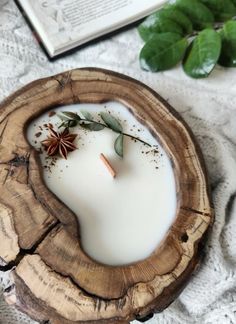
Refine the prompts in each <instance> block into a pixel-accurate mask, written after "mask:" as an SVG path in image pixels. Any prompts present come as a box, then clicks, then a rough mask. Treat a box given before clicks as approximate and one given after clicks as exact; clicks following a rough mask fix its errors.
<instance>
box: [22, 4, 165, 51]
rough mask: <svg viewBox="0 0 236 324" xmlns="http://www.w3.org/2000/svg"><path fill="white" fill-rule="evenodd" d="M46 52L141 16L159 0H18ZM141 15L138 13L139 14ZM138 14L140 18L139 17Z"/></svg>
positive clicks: (88, 37) (98, 33) (84, 39)
mask: <svg viewBox="0 0 236 324" xmlns="http://www.w3.org/2000/svg"><path fill="white" fill-rule="evenodd" d="M19 2H20V4H21V6H22V7H23V9H24V10H25V12H26V14H27V15H28V17H29V19H30V20H31V22H32V23H33V25H34V26H35V28H36V30H37V31H38V33H39V35H40V37H41V38H42V39H43V41H44V43H46V45H47V44H48V47H49V50H50V52H55V51H57V50H59V49H60V48H66V47H68V46H71V45H72V44H74V43H75V42H78V41H79V43H83V42H85V41H88V40H89V39H91V38H95V37H96V36H98V35H101V34H104V33H106V32H109V31H111V30H114V29H115V28H117V27H119V26H120V27H121V26H123V25H124V22H126V21H127V23H128V22H129V20H130V19H131V20H133V19H138V18H141V16H142V17H143V16H145V14H148V13H150V11H151V10H154V9H156V8H157V7H158V6H160V5H161V4H163V2H164V1H163V0H142V1H138V0H96V1H94V0H37V1H35V0H19ZM140 15H141V16H140ZM139 16H140V17H139Z"/></svg>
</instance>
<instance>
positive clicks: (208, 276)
mask: <svg viewBox="0 0 236 324" xmlns="http://www.w3.org/2000/svg"><path fill="white" fill-rule="evenodd" d="M141 46H142V41H141V39H140V38H139V36H138V34H137V31H136V29H129V30H127V31H123V32H121V33H118V34H117V35H115V36H113V37H109V38H105V40H103V41H97V42H94V43H92V44H90V45H88V46H86V47H83V48H82V49H80V50H78V51H77V52H75V53H74V54H71V55H68V56H67V57H65V58H61V59H59V60H57V61H55V62H53V63H52V62H49V61H48V60H47V58H46V56H45V54H44V53H43V52H42V50H41V49H40V47H39V46H38V44H37V42H36V40H35V39H34V37H33V35H32V33H31V31H30V30H29V28H28V26H27V25H26V23H25V21H24V19H23V18H22V15H21V14H20V12H19V11H18V9H17V7H16V5H15V4H14V2H13V1H12V0H0V99H1V100H2V99H4V98H5V97H6V96H8V95H9V94H10V93H12V92H13V91H15V90H17V89H19V88H20V87H22V86H23V85H25V84H26V83H29V82H31V81H32V80H35V79H38V78H41V77H45V76H49V75H53V74H56V73H59V72H62V71H66V70H68V69H72V68H77V67H85V66H96V67H103V68H107V69H112V70H115V71H118V72H121V73H125V74H127V75H129V76H131V77H134V78H136V79H138V80H140V81H142V82H144V83H146V84H147V85H149V86H150V87H151V88H153V89H154V90H156V91H157V92H158V93H159V94H160V95H161V96H163V97H164V98H165V99H167V100H168V101H169V102H170V104H172V105H173V106H174V107H175V109H176V110H177V111H178V112H179V113H180V114H181V115H182V116H183V118H184V119H185V120H186V122H187V123H188V124H189V126H190V127H191V128H192V130H193V133H194V134H195V136H196V138H197V140H198V141H199V143H200V146H201V148H202V151H203V154H204V157H205V160H206V164H207V168H208V171H209V178H210V184H211V187H212V195H213V202H214V206H215V214H216V220H215V223H214V226H213V230H212V232H211V234H210V237H209V240H208V242H207V245H206V249H205V252H206V255H205V257H204V259H203V262H202V264H201V267H200V269H199V271H198V272H197V273H196V274H195V275H194V276H193V277H192V279H191V281H190V283H189V284H188V286H187V287H186V288H185V290H184V291H183V293H182V294H181V295H180V297H179V298H178V299H177V300H176V301H175V302H174V303H173V304H172V305H171V306H170V307H169V308H168V309H166V310H165V311H164V312H162V313H160V314H156V315H155V316H154V317H153V318H152V319H151V320H149V321H148V323H149V324H154V323H161V324H170V323H171V324H172V323H174V324H180V323H181V324H198V323H202V324H217V323H220V324H234V323H236V270H235V269H236V230H235V228H236V199H235V198H236V176H235V170H236V126H235V116H236V96H235V91H236V70H234V69H227V70H226V69H223V68H220V67H217V68H216V69H215V71H214V72H213V73H212V75H211V76H210V77H209V78H207V79H203V80H192V79H190V78H188V77H187V76H186V75H185V74H184V73H183V71H182V68H181V67H177V68H175V69H173V70H171V71H167V72H164V73H156V74H152V73H148V72H145V71H142V70H141V69H140V67H139V63H138V53H139V50H140V48H141ZM8 275H9V273H3V272H0V323H2V324H26V323H27V324H28V323H36V322H34V321H32V320H31V319H30V318H28V317H27V316H25V315H24V314H21V313H20V312H19V311H17V310H15V309H14V308H13V307H10V306H8V305H7V304H6V303H5V302H4V299H3V295H2V291H3V289H4V287H6V286H8V284H9V283H8V280H9V279H8V278H9V276H8ZM134 323H136V322H134ZM137 323H138V322H137Z"/></svg>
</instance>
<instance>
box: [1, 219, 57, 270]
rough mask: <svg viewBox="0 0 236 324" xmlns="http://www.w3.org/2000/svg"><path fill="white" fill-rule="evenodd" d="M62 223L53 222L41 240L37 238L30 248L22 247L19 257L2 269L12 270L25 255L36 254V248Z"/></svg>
mask: <svg viewBox="0 0 236 324" xmlns="http://www.w3.org/2000/svg"><path fill="white" fill-rule="evenodd" d="M59 224H60V222H59V221H57V222H56V223H53V224H52V225H51V226H49V227H48V229H47V231H46V232H44V234H43V235H42V236H41V237H40V239H39V240H37V242H35V244H34V245H33V246H32V247H31V248H30V249H22V248H20V252H19V253H18V255H17V257H16V259H15V260H13V261H11V262H9V263H8V264H6V265H4V266H0V271H3V272H6V271H9V270H12V269H13V268H15V267H16V266H17V265H18V264H19V263H20V261H21V260H22V259H23V257H25V256H26V255H33V254H35V251H36V249H37V248H38V246H39V245H40V244H41V243H42V242H43V240H44V239H45V238H46V237H47V236H48V235H49V234H50V232H51V231H52V230H53V229H54V228H55V227H56V226H58V225H59Z"/></svg>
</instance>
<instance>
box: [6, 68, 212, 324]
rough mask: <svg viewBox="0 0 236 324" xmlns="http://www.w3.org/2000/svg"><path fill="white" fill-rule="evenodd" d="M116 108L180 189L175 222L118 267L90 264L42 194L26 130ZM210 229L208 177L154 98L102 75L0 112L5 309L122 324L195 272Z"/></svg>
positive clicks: (46, 89)
mask: <svg viewBox="0 0 236 324" xmlns="http://www.w3.org/2000/svg"><path fill="white" fill-rule="evenodd" d="M109 100H117V101H119V102H121V103H123V104H124V105H125V106H126V107H127V108H128V109H129V110H130V111H131V112H132V114H134V116H135V117H136V118H137V119H138V120H139V121H140V122H141V123H143V124H144V125H145V126H146V127H148V128H149V129H150V131H151V132H152V134H153V135H154V136H155V137H156V138H157V139H158V141H159V142H160V143H161V144H162V145H163V147H164V149H165V150H166V152H167V154H168V156H169V158H170V160H171V162H172V166H173V169H174V173H175V180H176V188H177V201H178V204H177V205H178V206H177V211H176V218H175V222H174V223H173V225H172V226H171V228H170V230H169V231H168V233H167V235H166V237H165V239H164V240H163V242H162V244H161V245H160V246H158V247H157V248H156V250H155V251H154V252H153V253H152V255H151V256H150V257H149V258H147V259H145V260H143V261H140V262H137V263H134V264H131V265H127V266H119V267H111V266H105V265H102V264H98V263H96V262H95V261H93V260H92V259H90V258H89V257H88V256H87V255H86V254H85V253H84V251H83V250H82V248H81V245H80V236H79V224H78V223H77V218H76V216H75V215H74V214H73V213H72V211H71V210H70V209H69V208H68V206H65V205H64V204H63V203H62V202H61V201H59V199H58V198H57V197H56V196H55V195H54V194H53V193H51V192H50V191H49V190H48V189H47V187H46V186H45V184H44V181H43V177H42V170H41V167H40V162H39V156H38V153H37V152H36V151H35V150H34V149H33V148H32V147H31V146H30V145H29V143H28V141H27V139H26V128H27V125H28V124H29V122H30V121H31V120H32V119H33V118H35V117H37V116H39V115H41V114H42V113H43V112H45V111H48V110H50V109H51V108H52V107H58V106H60V105H65V104H73V103H80V102H82V103H86V102H87V103H99V102H105V101H109ZM212 222H213V209H212V206H211V201H210V194H209V187H208V183H207V176H206V169H205V165H204V161H203V158H202V154H201V152H200V150H199V147H198V145H197V143H196V141H195V139H194V138H193V135H192V133H191V131H190V130H189V128H188V126H187V125H186V124H185V122H184V121H183V120H182V119H181V117H180V116H179V115H178V114H177V113H176V112H175V111H174V110H173V108H171V107H170V106H169V105H168V103H166V102H165V101H164V100H163V99H162V98H160V97H159V96H158V95H157V94H156V93H155V92H154V91H152V90H151V89H149V88H148V87H146V86H145V85H143V84H141V83H140V82H138V81H135V80H133V79H131V78H129V77H126V76H123V75H120V74H117V73H114V72H111V71H106V70H101V69H89V68H87V69H77V70H73V71H69V72H65V73H62V74H59V75H56V76H54V77H50V78H46V79H42V80H38V81H35V82H33V83H31V84H29V85H27V86H26V87H24V88H22V89H21V90H19V91H17V92H16V93H15V94H13V95H12V96H10V97H9V98H7V99H6V100H5V101H4V102H3V103H2V104H1V107H0V240H1V242H2V243H1V249H0V265H1V268H4V266H5V267H6V269H8V268H9V266H16V268H15V269H14V270H13V271H12V276H13V280H14V282H15V285H14V286H12V289H10V290H9V291H8V292H7V293H6V299H7V300H8V301H9V302H10V303H15V305H16V307H18V308H19V309H21V310H22V311H24V312H26V313H27V314H29V315H30V316H31V317H32V318H35V319H38V320H50V321H51V323H55V324H57V323H65V324H66V323H68V324H71V323H96V322H99V323H120V324H122V323H129V321H131V320H132V319H135V318H137V319H141V318H143V317H145V316H147V315H148V314H150V313H152V312H155V311H161V310H163V309H164V308H165V307H167V306H168V305H169V304H170V303H171V302H172V301H173V300H174V299H175V298H176V297H177V296H178V294H179V293H180V292H181V290H182V289H183V288H184V286H185V285H186V283H187V281H188V280H189V278H190V275H191V273H192V272H193V271H194V269H195V268H196V267H197V265H198V264H199V260H200V257H201V249H202V246H203V245H204V240H205V237H206V233H207V231H208V229H209V227H210V225H211V224H212Z"/></svg>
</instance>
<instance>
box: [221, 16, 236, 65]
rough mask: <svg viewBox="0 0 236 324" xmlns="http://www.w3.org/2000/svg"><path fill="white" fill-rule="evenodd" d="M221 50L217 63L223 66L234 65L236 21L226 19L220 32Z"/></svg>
mask: <svg viewBox="0 0 236 324" xmlns="http://www.w3.org/2000/svg"><path fill="white" fill-rule="evenodd" d="M220 35H221V38H222V50H221V54H220V58H219V64H220V65H222V66H225V67H236V21H233V20H231V21H228V22H227V23H226V24H224V27H223V29H222V30H221V32H220Z"/></svg>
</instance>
